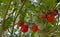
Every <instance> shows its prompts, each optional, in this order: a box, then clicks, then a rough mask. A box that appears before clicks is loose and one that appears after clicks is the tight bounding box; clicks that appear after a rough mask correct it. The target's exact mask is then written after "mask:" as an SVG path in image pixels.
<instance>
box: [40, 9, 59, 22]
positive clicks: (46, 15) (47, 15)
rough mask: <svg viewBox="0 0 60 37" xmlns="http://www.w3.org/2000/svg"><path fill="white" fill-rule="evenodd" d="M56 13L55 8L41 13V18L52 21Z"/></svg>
mask: <svg viewBox="0 0 60 37" xmlns="http://www.w3.org/2000/svg"><path fill="white" fill-rule="evenodd" d="M57 14H58V11H57V10H56V9H54V10H52V11H49V12H46V13H42V14H41V19H46V20H47V21H48V22H53V21H54V19H55V18H54V17H55V16H56V15H57Z"/></svg>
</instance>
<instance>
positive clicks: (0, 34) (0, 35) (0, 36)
mask: <svg viewBox="0 0 60 37" xmlns="http://www.w3.org/2000/svg"><path fill="white" fill-rule="evenodd" d="M11 1H12V0H10V1H9V4H8V6H7V8H6V13H5V15H4V18H3V21H2V25H1V33H0V37H2V31H3V29H2V28H3V24H4V22H5V18H6V15H7V13H8V9H9V7H10V4H11Z"/></svg>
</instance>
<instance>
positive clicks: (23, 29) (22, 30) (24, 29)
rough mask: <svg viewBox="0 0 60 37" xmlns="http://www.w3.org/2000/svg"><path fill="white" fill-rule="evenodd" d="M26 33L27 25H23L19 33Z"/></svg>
mask: <svg viewBox="0 0 60 37" xmlns="http://www.w3.org/2000/svg"><path fill="white" fill-rule="evenodd" d="M27 31H28V25H23V26H22V27H21V32H24V33H25V32H27Z"/></svg>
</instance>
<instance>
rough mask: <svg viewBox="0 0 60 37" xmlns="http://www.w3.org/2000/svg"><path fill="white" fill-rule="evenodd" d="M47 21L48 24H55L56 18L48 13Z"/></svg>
mask: <svg viewBox="0 0 60 37" xmlns="http://www.w3.org/2000/svg"><path fill="white" fill-rule="evenodd" d="M46 19H47V21H48V22H53V21H54V16H53V15H52V14H51V13H47V15H46Z"/></svg>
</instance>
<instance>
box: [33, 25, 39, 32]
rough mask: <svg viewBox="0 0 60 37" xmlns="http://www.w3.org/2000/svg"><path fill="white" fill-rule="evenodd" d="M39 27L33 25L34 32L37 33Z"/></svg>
mask: <svg viewBox="0 0 60 37" xmlns="http://www.w3.org/2000/svg"><path fill="white" fill-rule="evenodd" d="M37 30H38V26H37V25H35V24H34V25H32V32H37Z"/></svg>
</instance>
